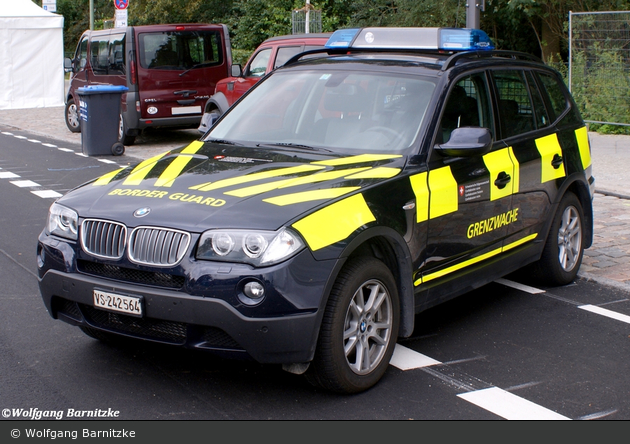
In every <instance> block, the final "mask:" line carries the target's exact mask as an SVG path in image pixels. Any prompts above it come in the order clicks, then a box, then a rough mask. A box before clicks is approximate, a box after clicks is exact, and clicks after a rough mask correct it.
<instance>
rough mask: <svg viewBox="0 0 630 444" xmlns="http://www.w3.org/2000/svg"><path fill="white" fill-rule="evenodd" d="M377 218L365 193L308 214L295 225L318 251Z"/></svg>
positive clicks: (313, 248)
mask: <svg viewBox="0 0 630 444" xmlns="http://www.w3.org/2000/svg"><path fill="white" fill-rule="evenodd" d="M375 220H376V218H375V217H374V215H373V214H372V212H371V211H370V208H369V207H368V206H367V203H366V202H365V199H364V198H363V195H361V194H355V195H354V196H350V197H348V198H346V199H343V200H340V201H339V202H335V203H333V204H331V205H329V206H327V207H325V208H322V209H321V210H319V211H316V212H314V213H312V214H310V215H308V216H306V217H305V218H304V219H302V220H299V221H297V222H296V223H294V224H293V227H294V228H295V229H296V230H298V231H299V232H300V233H301V234H302V236H304V239H306V242H307V243H308V245H309V247H310V248H311V250H313V251H316V250H319V249H321V248H324V247H327V246H328V245H332V244H334V243H336V242H339V241H342V240H344V239H346V238H347V237H348V236H350V235H351V234H352V233H354V232H355V231H356V230H357V229H358V228H360V227H362V226H363V225H365V224H367V223H369V222H372V221H375Z"/></svg>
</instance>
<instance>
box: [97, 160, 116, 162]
mask: <svg viewBox="0 0 630 444" xmlns="http://www.w3.org/2000/svg"><path fill="white" fill-rule="evenodd" d="M97 160H98V161H99V162H103V163H116V162H114V161H113V160H109V159H97Z"/></svg>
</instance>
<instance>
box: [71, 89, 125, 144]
mask: <svg viewBox="0 0 630 444" xmlns="http://www.w3.org/2000/svg"><path fill="white" fill-rule="evenodd" d="M128 90H129V88H127V87H126V86H118V85H89V86H84V87H82V88H77V94H78V95H79V120H80V124H81V150H82V151H83V154H85V155H87V156H105V155H114V156H120V155H122V154H123V153H124V152H125V146H124V145H123V144H122V143H121V142H120V141H119V139H118V129H119V125H120V103H121V98H122V94H123V93H124V92H126V91H128Z"/></svg>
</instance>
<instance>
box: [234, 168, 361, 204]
mask: <svg viewBox="0 0 630 444" xmlns="http://www.w3.org/2000/svg"><path fill="white" fill-rule="evenodd" d="M366 169H369V167H365V168H352V169H348V170H336V171H325V172H323V173H316V174H311V175H309V176H303V177H297V178H291V179H284V180H277V181H274V182H269V183H263V184H260V185H254V186H251V187H246V188H239V189H237V190H232V191H226V192H225V193H224V194H227V195H230V196H237V197H246V196H253V195H255V194H260V193H265V192H267V191H271V190H275V189H276V188H287V187H294V186H298V185H304V184H309V183H317V182H323V181H325V180H332V179H337V178H339V177H343V176H345V175H346V174H348V173H353V172H359V171H363V170H366Z"/></svg>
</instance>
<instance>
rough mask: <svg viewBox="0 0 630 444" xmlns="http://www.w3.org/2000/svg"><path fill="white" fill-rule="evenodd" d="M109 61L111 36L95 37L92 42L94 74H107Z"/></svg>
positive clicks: (91, 52)
mask: <svg viewBox="0 0 630 444" xmlns="http://www.w3.org/2000/svg"><path fill="white" fill-rule="evenodd" d="M108 60H109V36H108V35H104V36H99V37H93V38H92V41H91V42H90V65H92V71H94V74H100V75H105V74H107V68H108V65H109V63H108Z"/></svg>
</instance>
